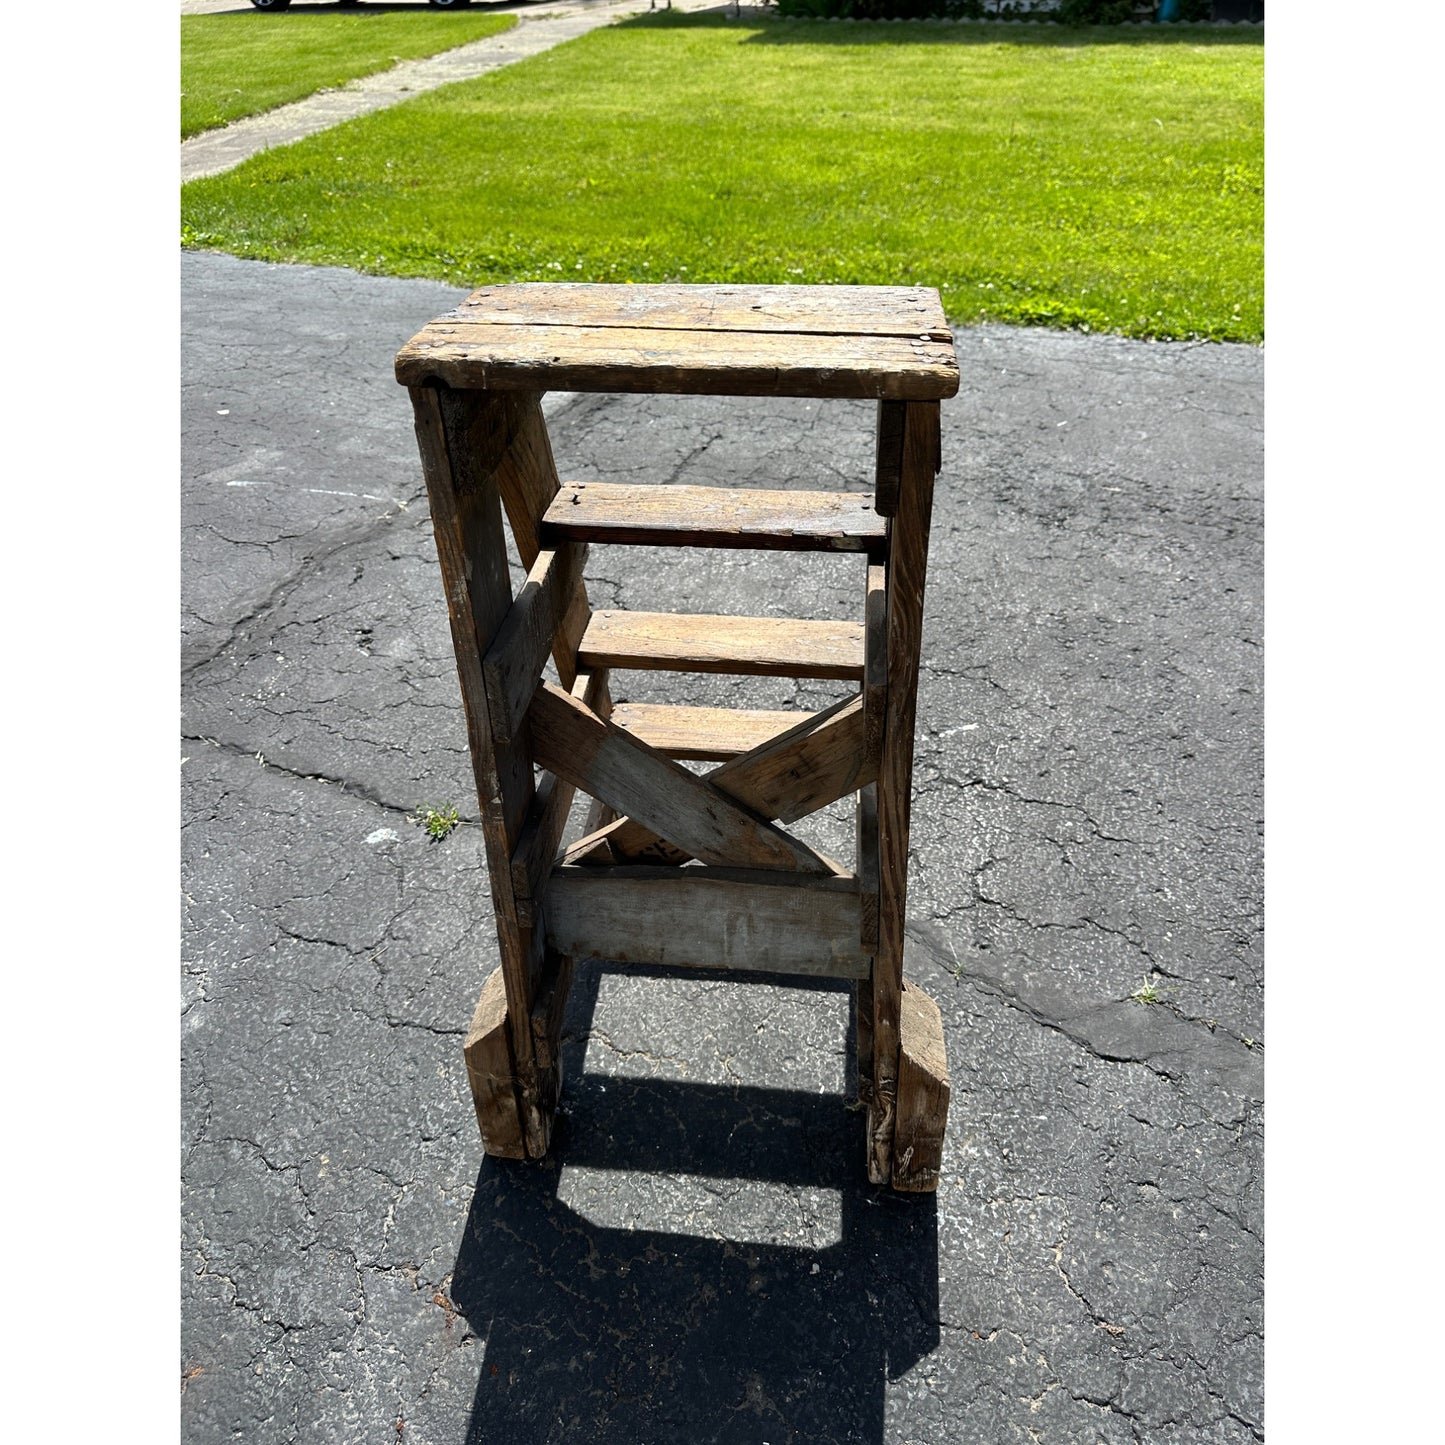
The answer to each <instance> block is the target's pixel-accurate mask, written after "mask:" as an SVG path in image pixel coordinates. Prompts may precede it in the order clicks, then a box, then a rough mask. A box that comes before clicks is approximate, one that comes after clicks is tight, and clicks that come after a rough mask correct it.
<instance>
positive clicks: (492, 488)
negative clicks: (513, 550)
mask: <svg viewBox="0 0 1445 1445" xmlns="http://www.w3.org/2000/svg"><path fill="white" fill-rule="evenodd" d="M411 399H412V406H413V410H414V411H415V414H416V435H417V444H418V447H419V449H420V452H421V459H422V471H423V474H424V476H425V478H426V484H427V495H428V498H429V500H430V504H431V514H432V524H433V532H434V535H435V537H436V548H437V558H438V561H439V563H440V565H441V572H442V581H443V585H444V589H445V592H446V598H447V614H448V618H449V620H450V623H451V630H452V643H453V647H454V650H455V653H456V660H457V676H458V679H459V682H460V684H461V693H462V704H463V709H464V712H465V716H466V720H467V738H468V742H469V744H470V749H471V756H472V770H473V773H474V774H475V776H476V782H477V800H478V805H479V808H480V811H481V815H482V835H483V838H484V839H485V842H486V853H487V869H488V873H489V875H490V878H491V885H492V907H493V911H494V913H495V915H496V923H497V942H498V949H499V952H500V954H501V961H502V974H503V977H504V979H505V987H506V991H507V999H508V1003H509V1008H508V1010H507V1034H508V1043H509V1046H510V1049H511V1060H512V1069H513V1077H514V1078H515V1080H516V1084H517V1098H518V1107H519V1110H520V1116H521V1121H522V1130H523V1138H524V1142H525V1144H526V1146H527V1148H528V1150H529V1151H530V1152H533V1153H540V1151H541V1150H543V1149H545V1142H544V1141H545V1138H546V1135H547V1129H548V1126H547V1122H546V1120H545V1119H544V1117H543V1115H542V1111H541V1107H540V1103H539V1097H538V1091H537V1072H536V1064H535V1059H534V1055H533V1049H532V1035H531V1028H530V1025H529V1022H528V1020H529V1015H530V1011H531V1002H532V989H533V986H534V983H535V978H536V970H537V967H538V965H539V963H540V949H539V948H538V946H537V943H536V940H535V938H534V936H533V933H532V931H531V930H530V929H527V928H524V927H523V926H522V925H521V924H520V922H519V921H518V918H517V910H516V906H515V901H514V899H513V895H512V884H511V867H510V864H511V856H512V850H513V848H514V847H515V845H516V841H517V838H518V835H519V834H520V832H521V829H522V825H523V821H524V820H525V818H526V816H527V811H528V809H529V808H530V806H531V803H532V797H533V781H532V765H531V760H530V758H528V756H527V755H526V753H525V752H524V751H523V750H522V749H520V748H518V747H515V746H510V745H504V746H500V747H499V746H498V745H497V744H496V742H495V740H494V739H493V737H492V732H491V718H490V710H489V708H488V704H487V696H486V686H485V683H484V680H483V676H482V656H483V654H484V653H485V652H486V650H487V648H488V646H489V645H490V644H491V641H492V639H493V638H494V637H495V636H496V633H497V630H498V629H499V628H500V626H501V624H502V620H503V619H504V618H505V616H506V614H507V611H508V609H509V608H510V606H511V601H512V598H511V583H510V580H509V577H508V572H507V557H506V545H505V542H504V537H503V532H502V515H501V501H500V498H499V495H498V489H497V481H496V473H497V468H498V466H499V465H500V464H501V463H502V461H503V459H504V458H505V457H506V456H507V454H508V449H509V446H510V443H511V440H512V437H513V435H514V434H515V427H514V425H513V423H514V417H513V416H512V414H511V410H512V409H511V408H509V407H508V406H507V405H506V404H505V403H498V402H497V400H496V399H495V398H491V397H486V396H478V395H476V394H473V393H465V392H463V393H457V392H449V391H445V390H438V389H436V388H433V387H416V388H413V390H412V393H411Z"/></svg>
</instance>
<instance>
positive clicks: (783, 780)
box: [589, 697, 877, 863]
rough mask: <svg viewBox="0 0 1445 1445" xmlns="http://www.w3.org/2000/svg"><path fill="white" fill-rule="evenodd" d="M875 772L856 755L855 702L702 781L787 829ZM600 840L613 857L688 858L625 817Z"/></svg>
mask: <svg viewBox="0 0 1445 1445" xmlns="http://www.w3.org/2000/svg"><path fill="white" fill-rule="evenodd" d="M876 774H877V762H876V760H875V759H869V758H867V757H866V756H865V755H864V750H863V702H862V699H861V698H858V697H850V698H844V699H843V700H842V701H841V702H837V703H834V704H833V706H832V707H829V708H825V709H824V710H823V711H822V712H819V713H814V714H813V715H812V716H811V717H807V718H804V719H802V720H800V721H799V722H797V723H796V724H795V725H794V726H793V727H791V728H789V729H788V731H787V732H784V733H780V734H779V735H778V736H777V737H775V738H770V739H769V740H768V741H767V742H765V743H761V744H759V746H757V747H756V748H754V749H753V750H752V751H751V752H749V753H746V754H744V755H743V756H742V757H738V758H734V759H733V760H732V761H731V762H727V763H724V764H723V765H722V766H721V767H719V768H714V769H713V770H712V772H710V773H709V774H708V775H707V781H708V782H709V783H711V784H712V785H713V786H714V787H715V788H718V789H719V790H720V791H722V792H724V793H726V794H727V795H728V796H729V797H730V798H733V799H734V800H735V801H737V802H739V803H741V804H742V805H743V806H744V807H745V808H748V809H750V810H751V811H752V812H754V813H756V814H757V815H758V816H759V817H760V818H777V819H779V820H781V821H782V822H784V823H791V822H793V821H794V820H795V819H797V818H804V817H806V816H807V815H808V814H809V813H815V812H817V811H818V809H819V808H823V807H826V806H827V805H828V804H829V803H832V802H834V801H836V800H837V799H838V798H842V797H845V796H846V795H847V794H849V793H852V792H855V791H856V790H857V789H859V788H861V787H863V786H865V785H866V784H868V783H870V782H872V780H873V778H874V777H875V776H876ZM606 841H607V843H608V845H609V846H610V848H611V850H612V853H613V856H614V857H616V858H618V859H624V858H630V859H639V858H645V859H649V860H656V861H657V862H668V863H681V862H685V861H686V860H687V857H688V854H687V853H686V852H685V851H684V850H683V849H682V848H680V847H678V846H676V845H675V844H669V843H666V842H663V841H662V840H661V839H660V838H659V837H658V835H657V833H656V832H655V831H653V830H652V829H650V828H647V827H645V826H644V825H643V824H642V823H640V822H639V821H638V820H636V819H633V818H627V819H623V820H620V821H619V822H618V824H617V825H616V826H614V827H613V828H612V829H611V830H610V831H609V832H608V834H607V839H606ZM589 861H596V860H595V859H592V860H589Z"/></svg>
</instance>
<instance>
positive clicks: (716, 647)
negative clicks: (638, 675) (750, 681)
mask: <svg viewBox="0 0 1445 1445" xmlns="http://www.w3.org/2000/svg"><path fill="white" fill-rule="evenodd" d="M577 658H578V662H579V664H580V665H581V666H583V667H636V668H644V669H650V670H664V671H670V672H725V673H735V674H739V675H743V676H754V677H810V678H834V679H839V680H842V681H846V682H858V681H861V680H862V677H863V624H862V623H860V622H832V621H829V622H814V621H804V620H800V619H797V618H791V617H719V616H712V615H698V614H691V613H678V612H615V611H612V610H610V609H607V608H601V609H599V610H598V611H596V612H594V613H593V614H592V621H591V622H590V623H589V624H588V627H587V631H586V632H585V633H584V634H583V636H582V641H581V643H580V645H579V646H578V649H577Z"/></svg>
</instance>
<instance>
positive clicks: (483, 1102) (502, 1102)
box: [462, 968, 527, 1159]
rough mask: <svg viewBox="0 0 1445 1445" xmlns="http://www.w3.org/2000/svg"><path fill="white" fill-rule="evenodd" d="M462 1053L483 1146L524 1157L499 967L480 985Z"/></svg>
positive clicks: (504, 1156) (496, 1152)
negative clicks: (480, 989) (478, 995)
mask: <svg viewBox="0 0 1445 1445" xmlns="http://www.w3.org/2000/svg"><path fill="white" fill-rule="evenodd" d="M462 1052H463V1054H464V1055H465V1057H466V1061H467V1082H468V1083H469V1084H470V1085H471V1090H472V1103H473V1105H475V1107H476V1111H477V1124H478V1126H479V1127H480V1129H481V1131H482V1148H483V1149H485V1150H486V1152H487V1153H488V1154H491V1155H493V1156H494V1157H495V1158H498V1159H525V1158H526V1157H527V1150H526V1147H525V1146H524V1144H523V1142H522V1120H521V1116H520V1115H519V1113H518V1111H517V1089H516V1080H515V1078H514V1076H513V1069H512V1051H511V1048H510V1047H509V1045H508V1043H507V990H506V983H505V981H504V979H503V977H502V970H501V969H500V968H498V969H494V970H493V971H492V973H491V974H490V975H488V977H487V981H486V983H484V984H483V985H482V994H481V997H480V998H479V999H478V1000H477V1008H476V1012H475V1013H474V1014H473V1015H472V1026H471V1028H469V1029H468V1030H467V1038H466V1042H465V1043H464V1044H463V1045H462Z"/></svg>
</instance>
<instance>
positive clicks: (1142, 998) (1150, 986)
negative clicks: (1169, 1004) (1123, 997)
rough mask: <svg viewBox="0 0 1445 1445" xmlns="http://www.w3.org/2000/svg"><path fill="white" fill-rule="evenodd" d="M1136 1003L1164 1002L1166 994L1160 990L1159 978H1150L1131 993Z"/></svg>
mask: <svg viewBox="0 0 1445 1445" xmlns="http://www.w3.org/2000/svg"><path fill="white" fill-rule="evenodd" d="M1129 997H1130V998H1132V999H1133V1000H1134V1002H1135V1003H1163V1002H1164V995H1163V994H1162V993H1160V992H1159V981H1158V979H1153V978H1151V979H1149V980H1148V981H1147V982H1145V983H1141V984H1140V985H1139V987H1138V988H1136V989H1135V990H1134V992H1133V993H1131V994H1130V995H1129Z"/></svg>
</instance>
